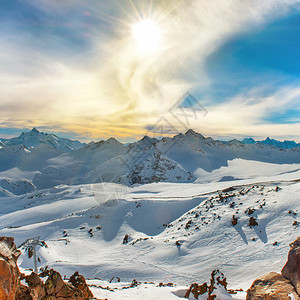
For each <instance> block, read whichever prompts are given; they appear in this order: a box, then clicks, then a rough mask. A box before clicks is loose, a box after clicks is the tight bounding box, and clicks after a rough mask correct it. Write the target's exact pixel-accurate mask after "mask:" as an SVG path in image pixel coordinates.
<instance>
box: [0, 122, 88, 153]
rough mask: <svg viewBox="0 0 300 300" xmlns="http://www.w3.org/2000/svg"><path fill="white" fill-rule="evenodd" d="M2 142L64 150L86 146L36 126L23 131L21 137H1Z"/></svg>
mask: <svg viewBox="0 0 300 300" xmlns="http://www.w3.org/2000/svg"><path fill="white" fill-rule="evenodd" d="M1 142H2V144H4V145H7V146H12V145H23V146H25V147H27V148H29V149H30V148H35V147H38V146H40V145H47V146H49V147H52V148H55V149H57V150H60V151H63V152H70V151H73V150H77V149H79V148H82V147H83V146H84V144H82V143H81V142H79V141H73V140H70V139H67V138H60V137H58V136H56V135H55V134H53V133H50V134H49V133H44V132H40V131H38V130H37V129H36V128H33V129H32V130H31V131H30V132H22V134H21V135H20V136H19V137H15V138H11V139H1ZM2 146H3V145H2Z"/></svg>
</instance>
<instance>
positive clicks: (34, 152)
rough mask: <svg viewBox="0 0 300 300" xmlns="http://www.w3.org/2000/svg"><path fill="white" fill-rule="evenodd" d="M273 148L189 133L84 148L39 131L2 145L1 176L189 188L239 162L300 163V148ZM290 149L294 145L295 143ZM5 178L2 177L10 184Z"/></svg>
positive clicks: (47, 183)
mask: <svg viewBox="0 0 300 300" xmlns="http://www.w3.org/2000/svg"><path fill="white" fill-rule="evenodd" d="M266 141H272V140H270V139H266ZM272 143H273V142H272ZM272 143H271V142H270V143H263V142H255V141H254V140H253V139H247V140H244V141H238V140H236V139H234V140H231V141H228V142H223V141H217V140H214V139H212V138H210V137H204V136H203V135H201V134H199V133H196V132H195V131H193V130H188V131H187V132H186V133H185V134H182V133H180V134H177V135H175V136H174V137H172V138H169V137H168V138H162V139H161V140H158V139H156V138H150V137H148V136H145V137H144V138H142V139H141V140H139V141H137V142H134V143H131V144H128V145H124V144H122V143H120V142H119V141H117V140H116V139H115V138H110V139H108V140H106V141H99V142H91V143H89V144H88V145H83V144H81V143H80V142H76V141H72V140H69V139H62V138H58V137H57V136H55V135H53V134H47V133H42V132H39V131H38V130H37V129H35V128H34V129H33V130H31V131H30V132H27V133H22V134H21V135H20V137H17V138H12V139H10V140H4V139H3V140H2V144H1V145H0V176H1V172H7V171H9V170H11V169H14V175H16V174H22V176H23V177H20V176H19V177H18V180H27V181H29V182H30V183H31V184H32V185H33V186H34V187H36V188H37V189H42V188H51V187H53V186H56V185H60V184H88V183H99V182H114V183H123V184H126V185H132V184H145V183H152V182H178V183H180V182H181V183H183V182H192V181H195V180H196V179H197V180H198V181H199V180H200V181H205V180H206V179H205V177H208V178H212V176H210V175H207V172H208V173H211V172H214V171H215V170H218V169H220V168H221V167H227V166H228V165H229V163H230V162H231V161H233V160H235V159H244V160H252V161H257V162H264V163H276V164H293V163H300V147H293V148H291V149H289V148H288V147H287V148H286V149H283V148H282V147H278V146H276V145H273V144H272ZM283 143H286V142H283ZM288 144H289V145H292V143H291V142H290V143H288ZM72 149H73V150H72ZM24 172H29V173H24ZM246 172H247V170H245V173H246ZM24 174H27V175H26V176H25V175H24ZM28 174H29V175H28ZM4 175H5V174H4ZM4 175H3V177H2V178H5V179H10V177H7V176H6V175H5V176H4ZM230 176H231V175H230V174H227V175H226V176H224V178H223V179H222V178H220V179H219V180H226V178H231V177H233V176H231V177H230ZM12 179H14V178H12ZM206 181H207V180H206ZM9 192H11V191H10V190H9Z"/></svg>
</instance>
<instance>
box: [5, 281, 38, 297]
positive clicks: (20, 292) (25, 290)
mask: <svg viewBox="0 0 300 300" xmlns="http://www.w3.org/2000/svg"><path fill="white" fill-rule="evenodd" d="M1 299H2V298H1ZM15 299H16V300H33V299H32V296H31V291H30V288H29V287H28V286H25V285H22V284H19V286H18V288H17V291H16V298H15Z"/></svg>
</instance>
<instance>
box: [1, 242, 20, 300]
mask: <svg viewBox="0 0 300 300" xmlns="http://www.w3.org/2000/svg"><path fill="white" fill-rule="evenodd" d="M20 254H21V252H20V251H19V250H17V248H16V245H15V244H14V238H12V237H0V299H7V300H14V299H15V296H16V290H17V286H18V283H19V275H20V272H19V268H18V266H17V260H18V257H19V256H20Z"/></svg>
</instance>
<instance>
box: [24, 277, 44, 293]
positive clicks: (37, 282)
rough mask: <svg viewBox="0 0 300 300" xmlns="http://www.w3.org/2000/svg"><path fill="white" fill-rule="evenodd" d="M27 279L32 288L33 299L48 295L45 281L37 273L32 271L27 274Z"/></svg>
mask: <svg viewBox="0 0 300 300" xmlns="http://www.w3.org/2000/svg"><path fill="white" fill-rule="evenodd" d="M25 281H26V283H27V284H28V286H29V288H30V291H31V295H32V298H33V299H43V298H44V297H45V296H46V291H45V287H44V283H43V282H42V280H41V278H40V277H39V276H38V275H37V274H36V273H34V272H32V273H31V274H30V275H28V276H25Z"/></svg>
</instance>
